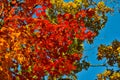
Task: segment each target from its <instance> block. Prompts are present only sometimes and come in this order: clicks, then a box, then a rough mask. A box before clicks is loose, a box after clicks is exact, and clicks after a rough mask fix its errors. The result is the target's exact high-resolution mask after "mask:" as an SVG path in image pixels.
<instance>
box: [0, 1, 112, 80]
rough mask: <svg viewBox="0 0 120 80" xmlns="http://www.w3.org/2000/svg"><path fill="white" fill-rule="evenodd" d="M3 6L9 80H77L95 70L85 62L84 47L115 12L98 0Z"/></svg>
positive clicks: (1, 40)
mask: <svg viewBox="0 0 120 80" xmlns="http://www.w3.org/2000/svg"><path fill="white" fill-rule="evenodd" d="M0 6H1V7H0V73H1V75H0V78H1V79H4V80H12V79H18V80H19V79H20V80H21V79H23V80H24V79H25V80H27V79H28V80H34V79H35V80H39V79H40V80H41V79H44V76H48V79H49V80H56V79H62V76H64V75H66V76H68V77H69V78H71V79H76V76H75V74H76V73H77V72H80V71H81V70H82V69H88V67H89V66H90V65H91V64H90V63H88V62H86V61H85V60H81V58H82V55H83V54H82V53H83V51H84V45H83V42H84V41H87V42H88V43H92V42H93V40H94V38H95V37H96V36H97V35H98V34H99V30H101V29H102V28H103V27H104V25H105V23H106V22H107V16H106V14H107V13H108V12H110V11H112V9H111V8H109V7H107V6H106V5H105V3H104V1H99V2H97V1H94V0H74V1H71V2H65V1H64V0H2V1H0ZM100 49H102V48H100ZM99 55H102V54H99V53H98V59H102V57H101V56H99ZM105 57H106V55H105Z"/></svg>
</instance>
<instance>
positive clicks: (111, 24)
mask: <svg viewBox="0 0 120 80" xmlns="http://www.w3.org/2000/svg"><path fill="white" fill-rule="evenodd" d="M115 39H117V40H119V41H120V13H117V12H116V13H114V15H113V16H112V15H110V14H108V22H107V23H106V25H105V27H104V28H103V29H102V30H101V31H100V34H99V35H98V36H97V37H96V38H95V40H94V43H93V44H91V45H90V44H87V43H85V45H84V46H85V50H86V51H84V54H85V55H87V56H88V61H90V62H91V63H92V64H102V63H103V62H104V60H103V61H97V60H96V58H97V56H96V55H97V48H98V46H99V45H100V44H106V45H109V44H110V43H111V42H112V41H113V40H115ZM104 70H105V67H90V68H89V69H88V70H87V71H86V70H83V71H82V72H80V73H78V74H77V77H78V80H95V78H96V75H97V74H98V73H102V72H103V71H104Z"/></svg>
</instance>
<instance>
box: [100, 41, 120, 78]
mask: <svg viewBox="0 0 120 80" xmlns="http://www.w3.org/2000/svg"><path fill="white" fill-rule="evenodd" d="M103 58H105V59H106V62H107V64H108V65H110V66H111V67H113V68H112V69H109V70H106V71H105V72H104V73H102V74H98V80H107V79H108V80H119V79H120V42H119V41H117V40H114V41H113V42H112V44H111V45H108V46H106V45H100V46H99V48H98V60H102V59H103ZM107 64H106V67H107ZM115 68H116V69H118V70H114V69H115Z"/></svg>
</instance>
